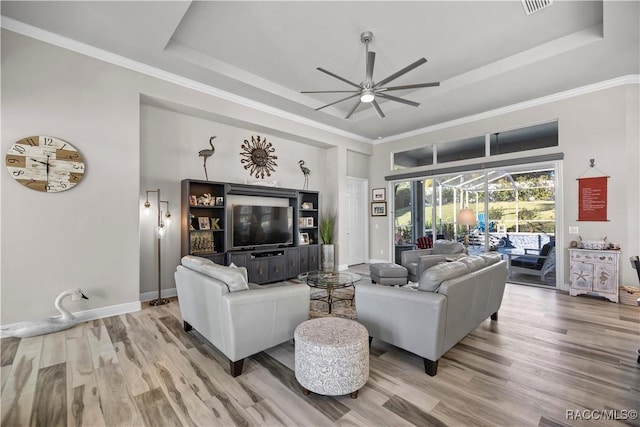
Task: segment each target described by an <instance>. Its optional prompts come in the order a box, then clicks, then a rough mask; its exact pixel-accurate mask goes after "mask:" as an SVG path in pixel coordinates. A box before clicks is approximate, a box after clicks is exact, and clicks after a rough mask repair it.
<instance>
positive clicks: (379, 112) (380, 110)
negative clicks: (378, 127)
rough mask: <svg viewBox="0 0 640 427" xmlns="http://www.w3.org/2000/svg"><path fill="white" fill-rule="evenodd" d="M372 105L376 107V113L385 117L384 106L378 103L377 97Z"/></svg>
mask: <svg viewBox="0 0 640 427" xmlns="http://www.w3.org/2000/svg"><path fill="white" fill-rule="evenodd" d="M371 105H373V108H375V110H376V113H378V115H379V116H380V118H381V119H383V118H384V113H383V112H382V108H380V106H379V105H378V103H377V102H376V100H375V99H374V100H373V101H371Z"/></svg>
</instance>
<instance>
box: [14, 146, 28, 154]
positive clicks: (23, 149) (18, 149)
mask: <svg viewBox="0 0 640 427" xmlns="http://www.w3.org/2000/svg"><path fill="white" fill-rule="evenodd" d="M13 150H14V151H17V152H18V153H20V154H24V153H25V152H26V151H27V150H26V148H24V147H23V146H21V145H14V146H13Z"/></svg>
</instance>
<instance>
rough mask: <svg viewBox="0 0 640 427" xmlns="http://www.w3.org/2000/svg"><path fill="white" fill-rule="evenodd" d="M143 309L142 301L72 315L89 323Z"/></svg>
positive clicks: (9, 326)
mask: <svg viewBox="0 0 640 427" xmlns="http://www.w3.org/2000/svg"><path fill="white" fill-rule="evenodd" d="M141 309H142V304H140V301H133V302H127V303H124V304H118V305H110V306H108V307H100V308H94V309H91V310H83V311H77V312H75V313H72V314H73V315H74V316H75V317H76V319H78V322H88V321H90V320H96V319H103V318H105V317H111V316H117V315H119V314H126V313H133V312H134V311H140V310H141ZM21 323H25V322H17V323H11V324H8V325H2V327H3V328H7V329H12V328H13V327H17V326H18V325H20V324H21ZM5 336H9V335H5V334H1V333H0V337H1V338H4V337H5Z"/></svg>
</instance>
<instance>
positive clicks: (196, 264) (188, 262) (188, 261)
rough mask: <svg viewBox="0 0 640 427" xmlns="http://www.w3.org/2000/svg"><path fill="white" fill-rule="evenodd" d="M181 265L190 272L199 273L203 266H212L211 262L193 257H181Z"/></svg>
mask: <svg viewBox="0 0 640 427" xmlns="http://www.w3.org/2000/svg"><path fill="white" fill-rule="evenodd" d="M181 263H182V265H184V266H185V267H187V268H190V269H191V270H195V271H198V272H200V269H201V268H202V267H203V266H205V265H211V264H213V261H211V260H210V259H208V258H202V257H199V256H194V255H187V256H183V257H182V260H181Z"/></svg>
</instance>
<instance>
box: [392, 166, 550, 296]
mask: <svg viewBox="0 0 640 427" xmlns="http://www.w3.org/2000/svg"><path fill="white" fill-rule="evenodd" d="M555 170H556V167H555V164H537V165H525V166H523V165H517V166H508V167H502V168H495V169H485V170H476V171H464V172H459V173H455V174H448V175H436V176H432V177H429V178H425V179H422V180H411V181H404V182H397V183H395V185H394V203H395V204H394V206H395V209H394V224H395V228H394V233H395V243H396V252H398V251H399V250H407V249H411V248H413V247H415V245H417V243H418V242H419V238H420V237H422V236H427V237H430V238H432V239H433V240H436V239H446V240H458V241H461V242H465V244H467V245H468V251H469V253H472V254H473V253H483V252H489V251H497V252H499V253H501V254H502V255H503V258H504V259H507V260H508V261H509V262H510V263H511V260H512V259H516V258H517V257H518V256H524V255H534V256H535V255H536V254H538V255H539V254H540V253H541V252H544V251H545V250H547V252H548V247H546V246H545V245H547V244H550V243H553V242H554V241H555V223H556V211H555V194H556V193H555V175H556V172H555ZM463 208H467V209H470V210H471V211H472V212H473V215H475V221H471V222H469V223H464V224H463V223H460V221H461V220H460V219H459V218H458V213H459V212H460V210H461V209H463ZM547 246H548V245H547ZM552 255H553V256H555V253H554V254H552ZM532 259H533V258H532ZM524 260H526V258H521V259H520V262H523V261H524ZM535 261H536V262H534V263H533V264H534V265H533V268H532V269H531V270H530V271H528V270H526V269H522V268H521V269H514V271H513V272H512V274H511V277H510V280H511V281H514V282H523V283H535V284H540V285H550V286H555V273H554V274H541V271H540V269H539V268H542V264H545V268H547V269H549V270H551V269H552V268H553V266H555V263H553V262H552V261H551V260H548V259H547V258H538V259H535ZM551 264H553V265H551ZM536 268H538V270H536ZM549 272H550V271H548V272H547V273H549Z"/></svg>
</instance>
